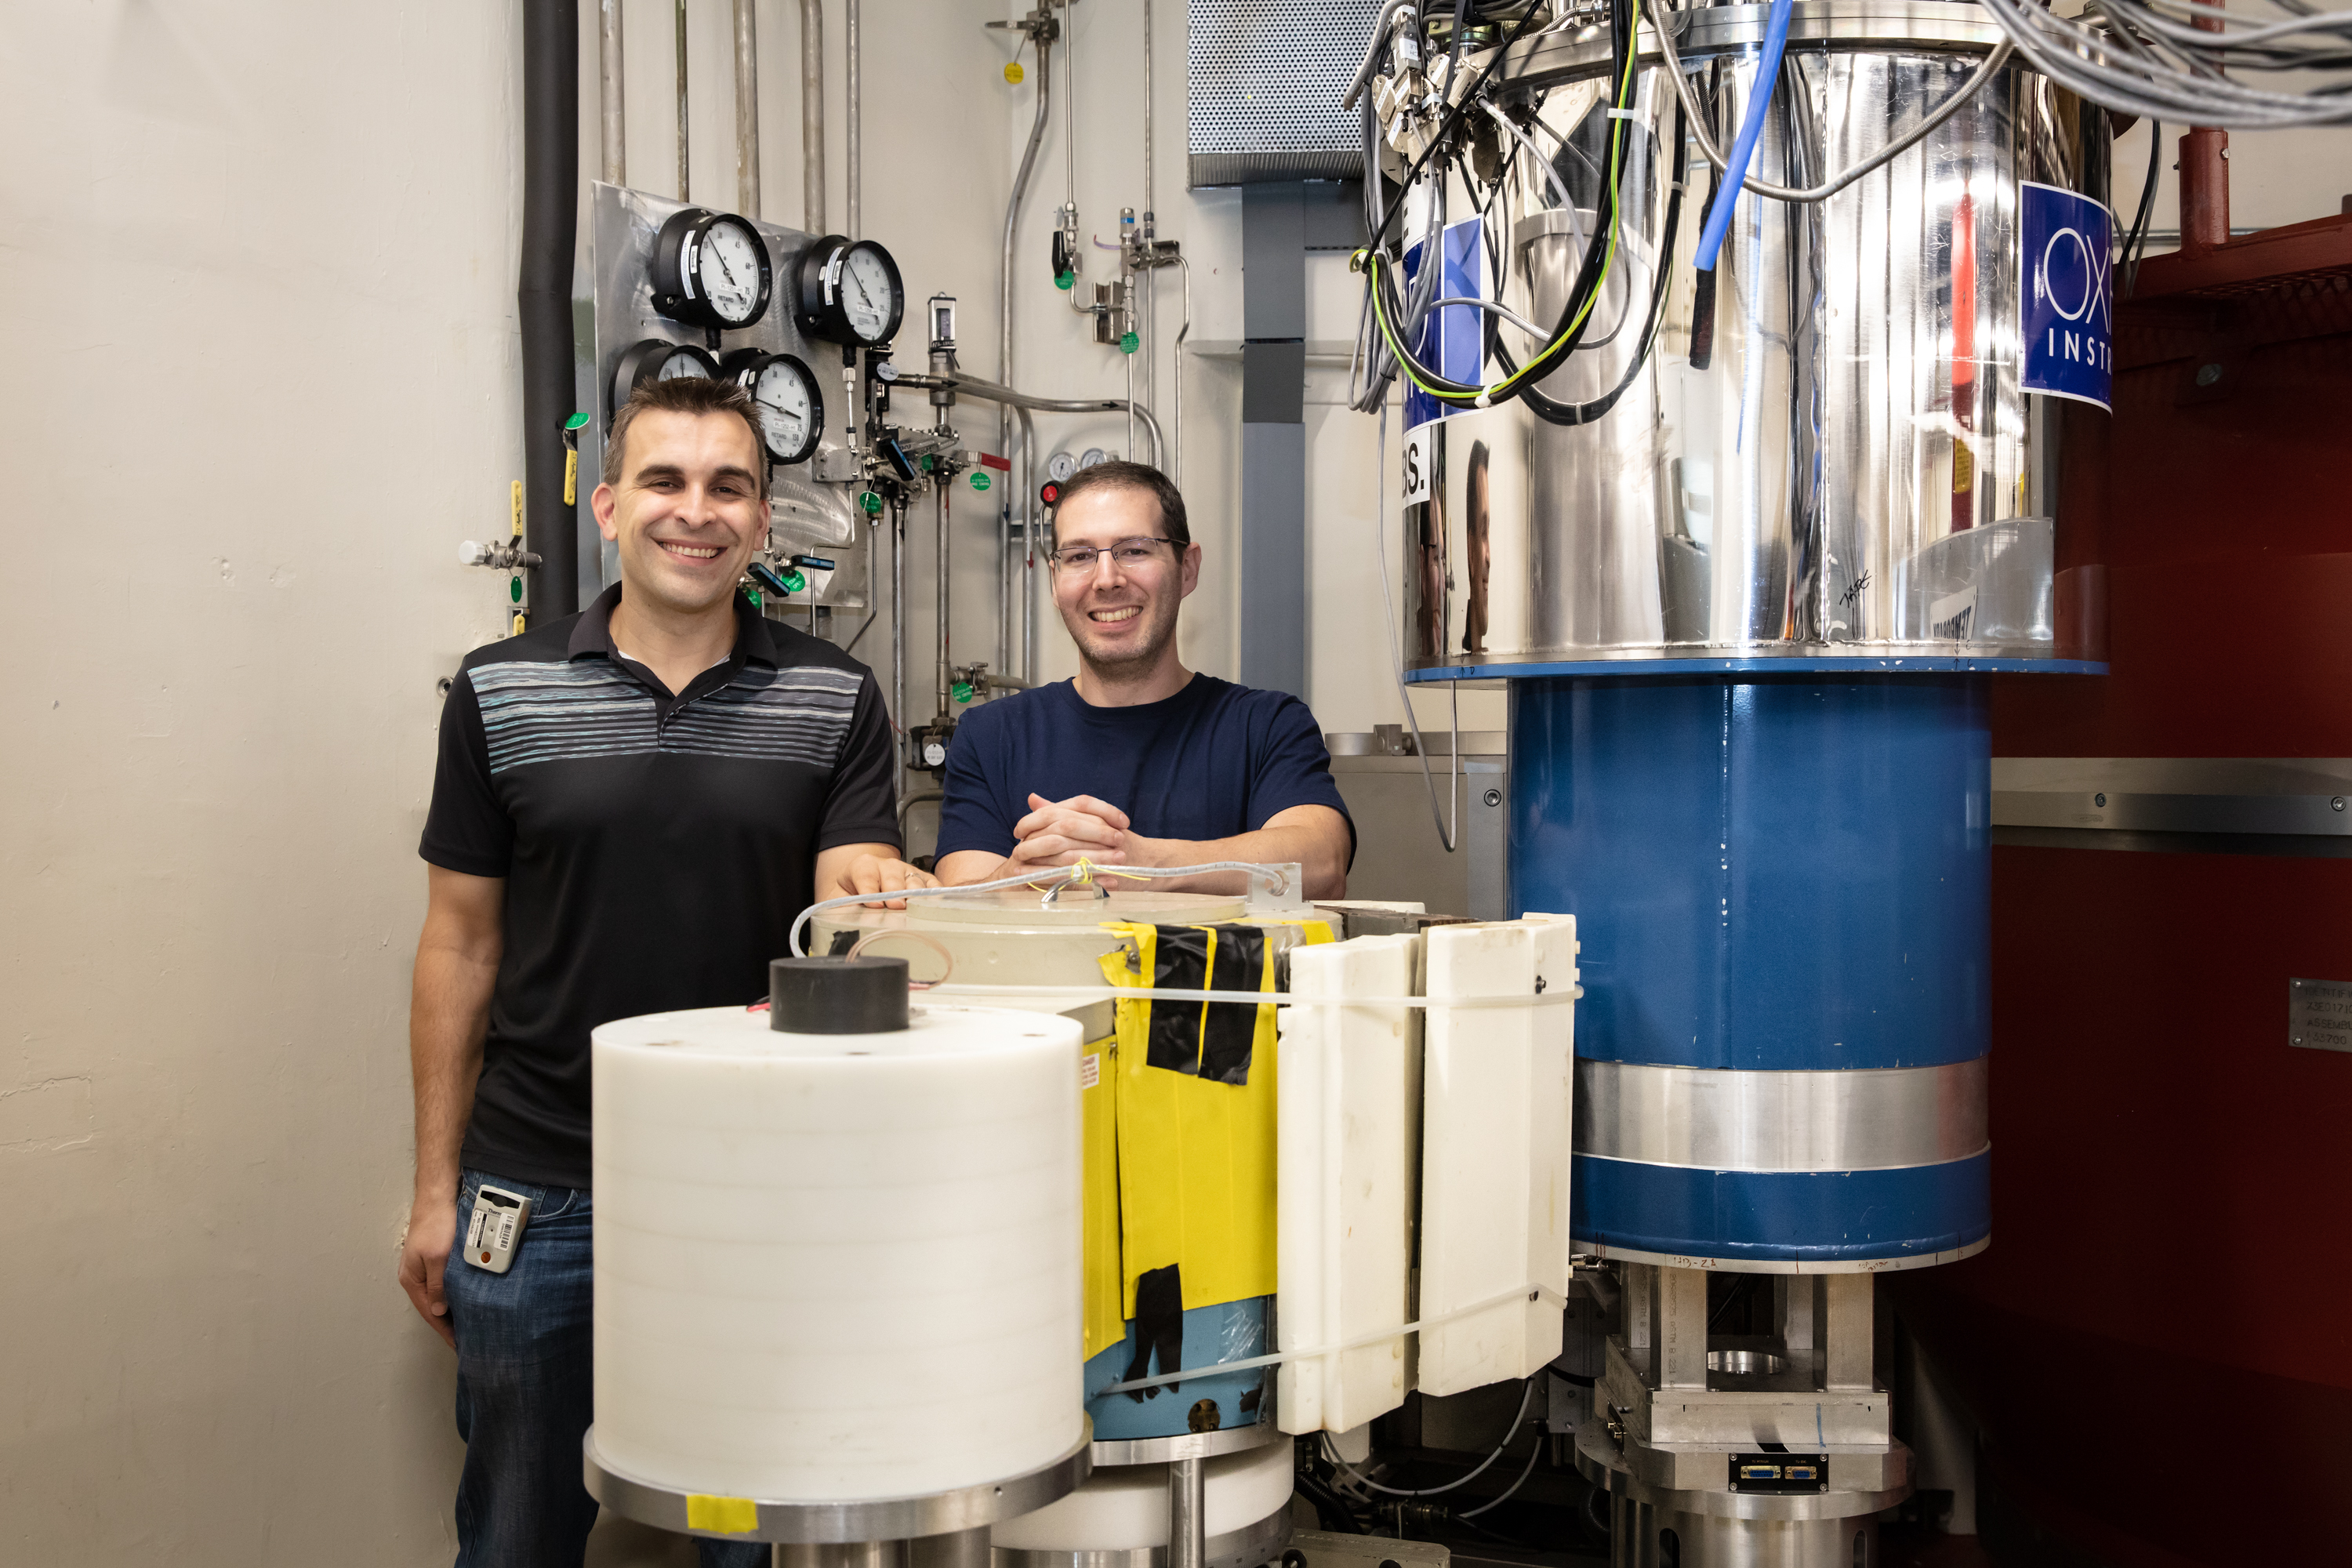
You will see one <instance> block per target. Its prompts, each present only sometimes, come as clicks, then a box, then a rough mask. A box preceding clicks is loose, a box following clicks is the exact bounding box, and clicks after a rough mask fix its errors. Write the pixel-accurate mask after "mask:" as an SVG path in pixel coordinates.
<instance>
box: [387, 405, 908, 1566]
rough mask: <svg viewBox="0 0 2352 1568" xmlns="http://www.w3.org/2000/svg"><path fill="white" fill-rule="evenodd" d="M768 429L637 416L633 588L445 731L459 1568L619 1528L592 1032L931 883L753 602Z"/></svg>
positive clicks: (872, 734) (506, 660)
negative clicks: (584, 1458)
mask: <svg viewBox="0 0 2352 1568" xmlns="http://www.w3.org/2000/svg"><path fill="white" fill-rule="evenodd" d="M754 418H755V416H754V411H753V409H752V405H751V401H750V399H749V398H747V397H746V396H745V395H743V394H742V393H741V392H740V391H738V390H737V389H735V388H734V387H732V386H730V385H726V384H721V383H719V382H715V381H706V380H701V379H686V380H678V381H666V382H662V383H660V384H657V385H655V386H652V387H648V388H646V389H645V390H643V391H641V392H639V393H638V394H637V395H635V397H633V398H631V399H630V401H629V403H628V405H626V406H625V407H624V408H623V409H622V410H621V411H620V413H619V414H618V415H617V416H615V417H614V421H613V428H612V433H611V436H610V437H609V439H608V440H607V442H606V445H605V449H604V452H605V455H604V476H603V477H604V482H603V483H602V484H600V485H599V486H598V487H597V489H596V492H595V494H594V496H593V498H591V504H592V506H593V509H594V510H595V513H596V521H597V523H598V526H599V527H600V528H601V529H602V530H603V531H604V537H605V538H606V539H608V540H612V541H614V542H615V543H616V544H617V545H618V547H619V554H620V564H621V581H620V583H619V584H617V585H615V586H614V587H612V588H608V589H607V590H605V592H604V595H602V596H600V597H599V598H598V599H597V600H596V602H595V603H594V604H593V605H590V606H589V607H588V608H587V609H586V610H584V611H583V612H581V613H580V614H579V615H576V616H567V617H565V618H563V619H562V620H557V621H551V622H550V623H548V624H547V625H545V626H535V627H533V628H532V629H531V630H530V631H528V632H525V633H524V634H522V635H521V636H520V637H509V638H508V639H507V640H505V641H503V642H499V643H494V644H492V645H490V646H489V647H483V648H478V649H476V650H475V651H474V652H473V653H472V654H471V655H469V656H467V659H466V661H465V668H464V670H463V672H462V673H461V674H460V675H459V676H458V677H457V682H456V684H455V686H454V687H453V689H451V691H450V693H449V697H448V701H447V706H446V709H445V710H443V713H442V721H441V753H440V763H439V768H438V772H437V773H436V775H435V779H434V784H433V805H432V809H431V811H430V813H429V814H428V815H427V816H426V818H425V837H424V843H423V845H422V847H421V851H420V852H421V853H422V854H423V856H424V858H425V861H426V863H427V868H428V870H427V874H428V877H429V879H430V884H429V885H430V896H429V902H428V906H427V909H426V912H425V930H424V934H423V936H422V937H421V938H420V939H419V941H418V942H417V950H416V979H415V995H414V998H413V1000H412V1004H411V1011H410V1022H409V1048H410V1057H411V1065H412V1068H413V1070H414V1072H415V1095H416V1194H415V1206H414V1207H413V1208H412V1209H411V1211H410V1214H409V1222H408V1235H407V1237H406V1239H405V1241H404V1243H403V1244H402V1248H401V1262H400V1282H401V1285H402V1288H403V1289H405V1290H406V1291H407V1293H408V1297H409V1300H411V1301H412V1302H413V1303H415V1307H416V1310H417V1311H418V1312H419V1313H421V1314H423V1315H424V1317H425V1321H426V1322H428V1323H430V1324H431V1325H432V1326H433V1328H434V1330H435V1331H436V1332H438V1333H439V1334H440V1335H441V1337H442V1338H443V1339H445V1340H446V1341H448V1342H450V1343H451V1344H452V1345H454V1346H455V1347H456V1349H457V1427H458V1431H459V1434H460V1435H461V1436H463V1437H464V1438H465V1439H466V1465H465V1470H464V1474H463V1476H462V1478H461V1479H460V1480H459V1482H458V1489H457V1538H458V1550H457V1562H458V1564H459V1565H460V1568H467V1565H468V1564H485V1565H487V1564H496V1565H498V1568H516V1565H520V1564H542V1563H543V1564H549V1565H554V1564H562V1565H563V1568H576V1565H577V1564H578V1563H580V1561H581V1557H582V1553H583V1551H584V1549H585V1543H586V1541H587V1536H588V1531H589V1529H590V1527H591V1526H592V1525H593V1524H594V1522H595V1519H596V1504H595V1502H594V1500H593V1499H591V1498H590V1497H589V1495H588V1493H587V1491H586V1489H584V1488H583V1486H582V1484H581V1468H580V1443H581V1436H582V1434H583V1432H584V1431H585V1430H586V1428H587V1426H588V1423H589V1420H590V1417H591V1414H592V1411H593V1403H592V1400H593V1395H592V1382H591V1343H590V1328H591V1311H592V1301H591V1279H592V1275H591V1258H590V1251H589V1235H590V1226H589V1212H590V1210H589V1192H588V1182H589V1162H588V1128H589V1106H588V1089H589V1067H588V1035H589V1031H590V1030H591V1029H593V1028H594V1027H595V1026H597V1025H599V1024H602V1023H604V1022H606V1021H607V1020H609V1019H613V1018H623V1017H630V1016H635V1015H638V1014H644V1013H658V1012H666V1011H668V1010H670V1009H674V1008H683V1007H707V1006H714V1005H723V1004H727V1003H739V1004H740V1003H748V1002H751V1001H753V1000H755V999H757V998H759V997H761V996H762V995H764V994H766V991H767V984H768V982H767V966H768V961H769V960H770V959H772V958H774V957H777V956H779V955H780V954H782V952H784V951H785V942H786V938H787V933H788V932H789V931H790V929H791V926H792V923H793V919H794V918H795V917H796V916H798V915H799V913H800V911H801V910H803V908H805V907H806V906H807V905H808V904H809V903H810V902H812V901H813V900H818V899H827V898H834V897H838V896H842V895H845V894H850V893H866V892H871V893H877V894H885V895H887V893H889V892H891V891H893V890H896V889H904V888H907V887H913V886H923V885H928V884H929V882H930V879H929V877H928V876H926V875H925V874H924V873H922V872H920V871H918V870H916V869H915V868H913V867H910V866H908V865H906V864H905V863H903V862H902V861H901V860H900V859H899V858H898V852H899V845H898V818H897V814H896V811H895V809H894V805H893V795H892V787H891V785H892V777H893V772H892V770H893V769H894V768H895V767H896V765H897V759H896V751H895V747H894V746H893V744H892V741H891V735H890V721H889V717H888V715H887V713H886V712H885V711H884V710H883V705H882V695H881V691H880V689H878V688H877V686H876V684H875V680H874V677H873V675H872V674H871V673H870V672H868V671H867V669H866V667H865V666H864V665H862V664H859V663H858V662H857V661H856V660H855V659H853V658H850V657H849V656H848V655H847V654H845V653H844V652H842V651H841V650H840V649H839V648H836V647H834V646H833V645H832V644H830V643H826V642H823V641H820V640H819V639H817V638H815V637H809V636H807V635H805V634H803V633H801V632H798V631H794V630H793V629H792V628H790V627H788V626H783V625H782V624H781V623H779V622H775V621H770V620H766V619H764V618H762V617H761V616H760V615H759V614H758V613H757V612H756V611H755V610H753V609H752V608H751V605H749V604H747V603H745V602H744V601H743V599H742V598H741V596H740V595H738V593H737V592H736V585H737V584H738V582H739V581H740V578H741V574H742V572H743V568H744V565H745V563H747V562H748V561H749V559H750V558H751V552H752V551H753V550H754V549H755V548H757V547H758V546H759V545H760V544H761V542H762V541H763V540H764V538H765V536H766V533H767V529H768V500H767V462H766V446H765V444H764V443H763V442H762V441H761V439H760V436H759V431H758V427H757V426H756V425H755V424H754ZM485 1182H487V1183H488V1184H491V1185H493V1186H497V1187H501V1188H505V1189H508V1190H509V1191H512V1192H516V1193H520V1194H524V1195H526V1196H528V1197H530V1199H531V1200H532V1202H533V1211H532V1214H531V1215H530V1221H529V1223H528V1225H527V1226H525V1228H524V1231H523V1234H522V1238H521V1241H520V1247H519V1249H518V1251H517V1252H516V1254H515V1258H514V1261H513V1264H512V1266H511V1268H509V1270H508V1271H507V1272H505V1273H503V1274H499V1273H493V1272H491V1271H489V1270H488V1268H483V1267H481V1266H480V1265H479V1263H478V1261H476V1260H473V1259H471V1258H468V1256H467V1254H466V1253H464V1252H459V1253H457V1254H456V1255H454V1256H453V1255H452V1253H451V1244H452V1242H453V1240H454V1238H455V1237H457V1236H458V1235H460V1234H462V1227H463V1226H464V1224H465V1220H466V1216H467V1214H469V1213H470V1211H471V1210H472V1208H473V1206H474V1203H475V1199H476V1195H477V1194H478V1191H479V1189H480V1188H481V1186H482V1185H483V1184H484V1183H485ZM702 1553H703V1561H704V1562H705V1563H707V1564H709V1563H730V1564H731V1563H745V1564H750V1563H765V1562H766V1561H767V1555H768V1553H767V1549H766V1548H764V1547H751V1546H740V1545H733V1544H719V1543H714V1542H703V1543H702Z"/></svg>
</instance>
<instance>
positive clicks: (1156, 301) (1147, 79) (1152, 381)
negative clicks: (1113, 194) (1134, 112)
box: [1005, 0, 1160, 458]
mask: <svg viewBox="0 0 2352 1568" xmlns="http://www.w3.org/2000/svg"><path fill="white" fill-rule="evenodd" d="M1153 89H1154V83H1153V80H1152V76H1151V0H1143V227H1142V238H1143V242H1144V245H1145V247H1146V249H1147V254H1148V253H1149V247H1150V246H1151V244H1152V242H1153V241H1154V240H1156V239H1157V238H1158V237H1159V234H1160V220H1159V218H1158V216H1157V215H1156V214H1155V213H1154V212H1153V210H1152V200H1151V191H1152V184H1151V163H1152V154H1151V133H1152V129H1153V125H1154V123H1155V122H1154V120H1153V108H1154V105H1153V102H1152V99H1153ZM1138 283H1140V284H1142V285H1143V300H1142V304H1143V310H1142V313H1141V314H1140V315H1139V316H1137V317H1136V336H1137V337H1139V339H1141V340H1142V341H1141V342H1140V343H1139V345H1138V347H1137V349H1136V353H1139V354H1142V355H1143V356H1144V360H1143V400H1144V401H1145V402H1146V403H1149V404H1150V405H1151V406H1152V407H1154V408H1157V407H1159V406H1160V273H1159V270H1158V269H1157V268H1154V269H1152V270H1151V271H1149V272H1145V273H1141V274H1139V275H1138V276H1137V277H1135V278H1133V279H1129V282H1128V298H1129V304H1130V305H1131V304H1133V303H1134V294H1135V286H1136V284H1138ZM1005 379H1006V380H1008V381H1009V380H1011V379H1012V377H1010V376H1007V377H1006V378H1005ZM1129 395H1130V396H1132V395H1133V394H1131V393H1130V394H1129ZM1127 447H1128V456H1129V458H1132V457H1134V456H1135V437H1134V436H1133V435H1131V434H1130V435H1129V437H1128V440H1127Z"/></svg>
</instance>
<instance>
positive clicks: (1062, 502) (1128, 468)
mask: <svg viewBox="0 0 2352 1568" xmlns="http://www.w3.org/2000/svg"><path fill="white" fill-rule="evenodd" d="M1103 489H1113V490H1142V491H1145V492H1146V493H1148V494H1149V495H1150V497H1151V499H1152V500H1156V501H1158V502H1159V503H1160V532H1161V533H1163V534H1165V535H1166V536H1167V537H1168V538H1170V539H1172V540H1174V541H1175V542H1176V548H1177V549H1179V550H1181V549H1183V548H1184V547H1185V546H1186V545H1188V544H1190V543H1192V526H1191V525H1190V524H1189V523H1187V522H1186V521H1184V492H1183V491H1181V490H1180V489H1177V488H1176V486H1175V485H1174V484H1173V483H1172V482H1171V480H1170V479H1169V478H1168V476H1167V475H1166V474H1163V473H1161V472H1160V470H1159V469H1158V468H1153V467H1152V466H1151V465H1150V464H1149V463H1130V462H1128V461H1126V460H1125V459H1123V458H1111V459H1110V460H1108V461H1107V462H1101V463H1097V464H1096V465H1095V466H1094V467H1093V468H1080V469H1079V470H1078V471H1077V472H1076V473H1075V474H1072V475H1071V476H1070V477H1069V478H1068V479H1066V480H1065V481H1064V482H1063V485H1062V494H1061V497H1060V499H1059V500H1055V502H1054V510H1055V515H1056V516H1058V515H1060V512H1061V509H1062V508H1064V507H1066V506H1067V505H1069V504H1070V502H1071V501H1073V500H1076V499H1077V498H1078V497H1079V496H1082V495H1084V494H1086V493H1087V491H1088V490H1103Z"/></svg>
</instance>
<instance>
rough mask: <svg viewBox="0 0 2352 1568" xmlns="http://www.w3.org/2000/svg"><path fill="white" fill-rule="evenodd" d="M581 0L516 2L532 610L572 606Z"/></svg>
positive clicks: (519, 282) (576, 603)
mask: <svg viewBox="0 0 2352 1568" xmlns="http://www.w3.org/2000/svg"><path fill="white" fill-rule="evenodd" d="M579 188H580V7H579V5H578V3H577V0H529V3H527V4H526V5H524V6H523V8H522V248H521V256H520V265H519V266H518V267H517V268H516V273H517V276H516V279H515V309H516V313H517V315H518V316H519V318H520V325H521V328H522V455H523V504H524V507H525V510H524V513H523V548H524V549H526V550H528V551H530V552H532V553H533V554H535V555H537V556H538V557H539V559H540V564H539V565H537V566H535V567H533V568H531V569H530V573H531V577H530V618H531V620H532V621H534V622H538V623H544V622H546V621H548V620H551V619H552V618H554V617H556V616H568V615H570V614H572V612H573V611H574V610H577V609H578V608H579V607H580V519H579V515H578V513H577V512H576V511H575V510H573V509H572V508H571V507H569V506H566V505H565V504H564V502H563V452H564V447H563V422H564V421H565V420H566V419H568V418H570V417H571V416H572V410H573V409H574V408H576V407H577V406H579V405H578V403H577V401H576V398H577V392H576V391H575V389H574V387H573V384H572V246H573V243H574V242H575V241H576V240H577V239H578V237H579V198H578V195H577V194H576V193H577V192H578V190H579Z"/></svg>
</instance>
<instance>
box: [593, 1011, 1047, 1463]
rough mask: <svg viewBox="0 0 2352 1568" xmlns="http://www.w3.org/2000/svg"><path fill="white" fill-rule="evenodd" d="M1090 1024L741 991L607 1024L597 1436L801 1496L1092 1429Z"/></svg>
mask: <svg viewBox="0 0 2352 1568" xmlns="http://www.w3.org/2000/svg"><path fill="white" fill-rule="evenodd" d="M1078 1044H1079V1030H1078V1026H1077V1025H1076V1023H1075V1022H1073V1021H1071V1020H1069V1019H1066V1018H1056V1017H1051V1016H1045V1015H1042V1014H1033V1013H1016V1012H1011V1011H1007V1010H1003V1009H996V1008H982V1007H921V1006H919V1007H917V1008H915V1009H914V1010H913V1018H912V1023H911V1026H909V1027H908V1028H907V1029H906V1030H904V1031H902V1032H895V1033H888V1034H875V1035H790V1034H783V1033H780V1032H777V1031H775V1030H772V1029H771V1028H770V1027H769V1026H768V1016H767V1014H766V1013H765V1012H764V1011H762V1012H757V1013H752V1012H747V1011H744V1010H742V1009H740V1008H731V1007H717V1008H706V1009H702V1010H698V1011H695V1012H686V1013H665V1014H656V1015H653V1016H647V1017H642V1018H629V1019H624V1020H621V1021H619V1022H616V1023H612V1024H607V1025H604V1026H603V1027H601V1028H599V1029H597V1030H596V1031H595V1033H594V1036H593V1071H594V1115H593V1131H594V1143H593V1149H594V1153H593V1169H594V1193H595V1200H594V1201H595V1258H596V1261H595V1270H596V1309H595V1311H596V1319H595V1323H596V1446H597V1449H598V1453H599V1456H600V1458H602V1459H603V1461H604V1463H605V1464H606V1465H607V1466H608V1467H610V1468H613V1469H614V1470H617V1471H620V1472H623V1473H625V1474H626V1475H628V1476H631V1477H633V1478H635V1479H639V1480H642V1481H646V1482H650V1483H653V1484H655V1485H657V1486H664V1487H668V1488H672V1489H677V1490H682V1491H689V1492H706V1493H719V1494H724V1495H728V1496H734V1497H746V1498H757V1499H766V1500H784V1501H846V1500H870V1499H877V1498H896V1497H914V1496H924V1495H929V1494H931V1493H935V1492H940V1491H946V1490H950V1489H957V1488H961V1487H967V1486H976V1485H982V1484H985V1483H990V1482H994V1481H999V1480H1003V1479H1006V1478H1008V1477H1011V1476H1015V1475H1022V1474H1025V1473H1027V1472H1029V1471H1031V1470H1034V1469H1037V1468H1041V1467H1043V1466H1045V1465H1047V1464H1049V1463H1051V1462H1052V1461H1053V1460H1055V1459H1056V1458H1060V1457H1061V1456H1062V1455H1064V1454H1066V1453H1067V1452H1068V1451H1069V1450H1070V1449H1071V1448H1072V1447H1074V1446H1076V1443H1077V1442H1078V1441H1079V1437H1080V1433H1081V1423H1082V1416H1081V1410H1082V1400H1081V1384H1080V1372H1079V1367H1080V1359H1081V1358H1080V1353H1079V1349H1080V1321H1079V1226H1078V1199H1079V1143H1078V1127H1079V1119H1078Z"/></svg>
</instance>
